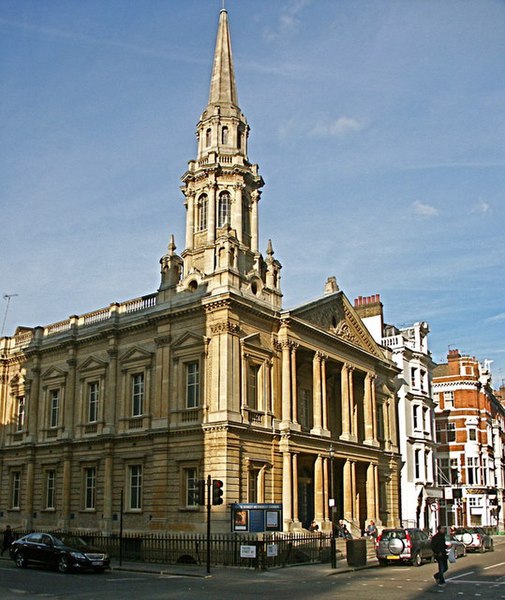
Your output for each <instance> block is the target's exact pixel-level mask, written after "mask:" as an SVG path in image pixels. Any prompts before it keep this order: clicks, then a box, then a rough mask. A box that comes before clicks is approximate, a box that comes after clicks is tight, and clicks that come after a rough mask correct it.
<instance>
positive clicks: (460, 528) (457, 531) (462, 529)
mask: <svg viewBox="0 0 505 600" xmlns="http://www.w3.org/2000/svg"><path fill="white" fill-rule="evenodd" d="M467 531H468V530H467V529H465V528H464V527H458V528H457V529H456V530H455V531H454V533H456V534H457V533H467Z"/></svg>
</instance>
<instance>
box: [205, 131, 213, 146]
mask: <svg viewBox="0 0 505 600" xmlns="http://www.w3.org/2000/svg"><path fill="white" fill-rule="evenodd" d="M211 136H212V130H211V129H207V131H206V132H205V145H206V146H207V147H208V146H210V141H211Z"/></svg>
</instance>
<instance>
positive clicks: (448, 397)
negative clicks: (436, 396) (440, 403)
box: [444, 392, 454, 408]
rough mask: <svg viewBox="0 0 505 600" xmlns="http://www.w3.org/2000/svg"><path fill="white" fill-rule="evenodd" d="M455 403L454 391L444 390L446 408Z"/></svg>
mask: <svg viewBox="0 0 505 600" xmlns="http://www.w3.org/2000/svg"><path fill="white" fill-rule="evenodd" d="M453 405H454V392H444V408H452V407H453Z"/></svg>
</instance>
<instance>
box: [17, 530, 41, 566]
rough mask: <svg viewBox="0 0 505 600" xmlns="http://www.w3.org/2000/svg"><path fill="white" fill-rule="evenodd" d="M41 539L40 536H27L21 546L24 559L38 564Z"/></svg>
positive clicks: (33, 534)
mask: <svg viewBox="0 0 505 600" xmlns="http://www.w3.org/2000/svg"><path fill="white" fill-rule="evenodd" d="M41 539H42V534H40V533H32V534H31V535H27V536H26V538H25V541H24V542H23V546H22V550H21V551H22V553H23V556H24V557H25V559H26V560H27V561H29V562H39V558H38V556H39V547H40V542H41Z"/></svg>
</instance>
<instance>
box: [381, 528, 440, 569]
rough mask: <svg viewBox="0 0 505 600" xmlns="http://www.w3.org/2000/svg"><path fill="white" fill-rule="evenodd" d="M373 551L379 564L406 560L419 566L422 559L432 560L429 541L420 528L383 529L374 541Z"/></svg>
mask: <svg viewBox="0 0 505 600" xmlns="http://www.w3.org/2000/svg"><path fill="white" fill-rule="evenodd" d="M375 553H376V555H377V558H378V560H379V564H380V565H383V566H385V565H387V564H388V563H390V562H391V563H394V562H397V563H398V562H407V563H409V564H412V565H415V566H416V567H420V566H421V565H422V563H423V562H424V561H427V562H431V561H432V560H433V552H432V550H431V542H430V538H429V537H428V535H427V534H426V533H425V532H424V531H422V530H421V529H417V528H415V527H410V528H407V529H403V528H400V527H399V528H396V529H383V530H382V533H381V534H380V535H379V537H378V538H377V541H376V543H375Z"/></svg>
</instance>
